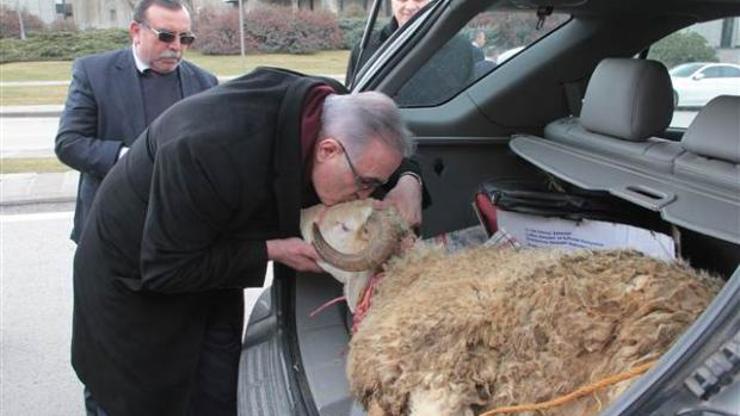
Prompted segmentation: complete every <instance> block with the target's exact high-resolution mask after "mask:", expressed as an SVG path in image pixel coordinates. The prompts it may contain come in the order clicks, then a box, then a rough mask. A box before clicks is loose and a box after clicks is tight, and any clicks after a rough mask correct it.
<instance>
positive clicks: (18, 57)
mask: <svg viewBox="0 0 740 416" xmlns="http://www.w3.org/2000/svg"><path fill="white" fill-rule="evenodd" d="M130 44H131V40H130V39H129V36H128V32H127V31H126V30H124V29H101V30H85V31H80V32H38V33H31V34H29V35H28V38H27V39H26V40H20V39H0V49H2V51H3V53H2V54H0V63H7V62H20V61H67V60H72V59H75V58H77V57H80V56H85V55H89V54H91V53H97V52H104V51H111V50H115V49H119V48H123V47H126V46H128V45H130Z"/></svg>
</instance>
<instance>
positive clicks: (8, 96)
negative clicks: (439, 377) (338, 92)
mask: <svg viewBox="0 0 740 416" xmlns="http://www.w3.org/2000/svg"><path fill="white" fill-rule="evenodd" d="M186 57H187V59H188V60H190V61H192V62H194V63H195V64H197V65H198V66H200V67H202V68H205V69H207V70H209V71H211V72H212V73H214V74H216V75H218V76H237V75H241V74H244V73H246V72H249V71H251V70H252V69H254V68H256V67H258V66H277V67H281V68H288V69H292V70H294V71H298V72H304V73H307V74H312V75H337V76H344V73H345V71H346V67H347V60H348V59H349V51H324V52H319V53H315V54H312V55H289V54H264V55H247V56H245V57H244V58H242V57H241V56H212V55H203V54H201V53H198V52H196V51H190V52H188V53H187V54H186ZM71 69H72V62H70V61H54V62H13V63H8V64H2V65H0V81H2V82H18V81H68V80H69V79H70V74H71ZM66 96H67V86H61V85H53V86H42V87H39V86H28V87H19V86H0V105H38V104H64V99H65V98H66Z"/></svg>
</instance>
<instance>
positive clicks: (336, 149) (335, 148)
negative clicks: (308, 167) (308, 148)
mask: <svg viewBox="0 0 740 416" xmlns="http://www.w3.org/2000/svg"><path fill="white" fill-rule="evenodd" d="M341 151H342V148H341V147H340V146H339V143H337V141H336V139H334V138H333V137H324V138H323V139H318V141H317V142H316V152H315V154H316V160H317V161H319V162H324V161H326V160H329V159H331V158H332V157H334V156H335V155H338V154H339V153H340V152H341Z"/></svg>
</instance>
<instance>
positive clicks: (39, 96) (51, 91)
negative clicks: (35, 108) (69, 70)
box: [0, 85, 68, 105]
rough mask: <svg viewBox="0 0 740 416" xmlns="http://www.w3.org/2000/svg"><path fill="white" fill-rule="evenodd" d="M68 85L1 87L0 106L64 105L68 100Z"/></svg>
mask: <svg viewBox="0 0 740 416" xmlns="http://www.w3.org/2000/svg"><path fill="white" fill-rule="evenodd" d="M67 89H68V87H67V86H66V85H45V86H42V87H39V86H34V87H5V86H0V105H41V104H64V100H65V99H66V98H67Z"/></svg>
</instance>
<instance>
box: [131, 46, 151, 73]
mask: <svg viewBox="0 0 740 416" xmlns="http://www.w3.org/2000/svg"><path fill="white" fill-rule="evenodd" d="M131 53H132V54H133V55H134V63H135V64H136V70H137V71H139V73H140V74H143V73H144V71H146V70H147V69H149V65H148V64H146V63H144V61H142V60H141V59H139V56H138V55H137V54H136V46H134V45H131Z"/></svg>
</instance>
